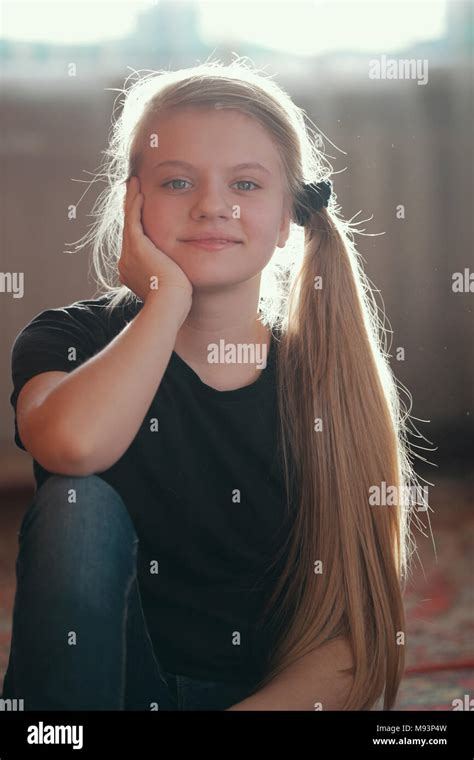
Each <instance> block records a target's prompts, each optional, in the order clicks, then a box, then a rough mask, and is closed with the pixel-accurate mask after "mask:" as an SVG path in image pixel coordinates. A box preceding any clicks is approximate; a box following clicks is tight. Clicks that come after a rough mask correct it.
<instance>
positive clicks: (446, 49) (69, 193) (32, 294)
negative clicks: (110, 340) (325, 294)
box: [0, 0, 474, 484]
mask: <svg viewBox="0 0 474 760" xmlns="http://www.w3.org/2000/svg"><path fill="white" fill-rule="evenodd" d="M35 8H36V11H35ZM65 8H66V10H65ZM52 10H54V14H53V13H52V12H51V11H52ZM21 14H22V15H21ZM35 14H36V15H35ZM303 20H304V21H305V23H302V22H303ZM472 29H473V25H472V16H471V6H470V4H468V3H464V2H444V1H442V0H439V1H438V0H430V1H429V2H421V3H415V4H413V3H411V4H408V3H404V2H402V3H397V4H396V5H394V4H390V3H385V2H377V3H372V2H365V3H364V2H363V3H353V2H345V3H343V2H332V3H325V2H303V3H292V4H285V3H257V4H255V3H247V2H243V3H239V4H238V5H234V4H232V3H226V2H220V3H218V4H213V3H199V2H196V3H194V2H153V3H150V2H149V3H141V4H140V3H137V4H135V3H128V4H127V3H120V4H119V3H114V2H112V3H105V2H103V3H95V4H92V3H88V2H82V3H81V4H80V5H77V6H75V5H74V4H72V5H68V6H63V7H62V6H60V5H58V4H54V3H53V4H47V3H37V4H36V5H35V4H34V3H33V4H29V5H27V6H24V8H23V11H22V5H21V3H15V4H13V3H12V4H9V3H7V4H6V5H5V6H4V11H3V33H4V36H3V37H2V39H1V40H0V60H1V61H2V72H3V81H2V105H3V108H2V143H1V158H2V161H1V167H2V181H3V193H2V207H1V226H2V235H1V261H0V272H1V273H2V274H3V277H2V279H1V280H0V285H2V287H1V288H0V309H1V335H0V341H1V362H0V472H1V482H3V483H5V482H6V483H8V484H12V483H25V482H26V481H29V482H30V483H31V482H32V469H31V458H30V457H29V455H28V454H26V453H25V452H22V451H20V450H19V449H17V448H16V447H15V445H14V442H13V412H12V409H11V407H10V404H9V395H10V393H11V391H12V386H11V376H10V351H11V346H12V343H13V341H14V339H15V336H16V335H17V334H18V332H19V331H20V330H21V329H22V327H24V326H25V325H26V323H27V322H28V321H29V320H30V319H32V317H33V316H35V315H36V314H37V313H38V312H40V311H42V310H43V309H46V308H51V307H56V306H62V305H66V304H68V303H71V302H73V301H75V300H79V299H82V298H88V297H94V296H95V295H96V285H95V283H94V281H93V278H92V275H91V273H90V272H89V260H88V251H85V250H82V251H80V252H79V253H78V254H73V253H70V252H65V251H66V244H67V243H71V242H73V241H76V240H77V239H78V238H79V237H80V236H81V235H82V234H83V233H84V232H85V231H86V229H87V226H88V225H89V224H90V223H91V218H90V217H88V216H87V215H88V213H90V210H91V208H92V204H93V201H94V198H95V197H96V195H97V193H98V192H99V191H100V189H101V187H102V186H101V185H100V183H99V184H98V185H97V184H96V185H94V186H93V187H92V188H90V189H89V190H88V191H87V192H86V190H87V188H88V184H87V183H88V182H89V181H90V179H91V177H92V173H93V172H94V171H95V170H96V169H97V167H98V166H99V162H100V160H101V158H102V156H101V151H103V150H104V149H105V148H106V146H107V135H108V131H109V127H110V118H111V113H112V109H113V105H114V101H115V99H116V97H117V94H118V93H117V88H121V87H123V86H124V80H125V78H126V77H127V76H128V75H129V74H130V73H131V72H132V71H133V70H135V69H136V70H143V69H159V68H172V69H175V68H181V67H185V66H190V65H194V64H195V63H197V62H199V61H204V60H205V59H206V58H208V57H209V56H214V57H217V58H219V59H220V60H221V61H223V62H225V63H229V62H230V61H231V60H232V58H233V53H236V54H238V55H240V56H248V57H249V58H250V60H251V62H253V63H254V64H255V65H256V66H257V67H260V68H262V69H263V70H265V72H266V73H268V74H271V75H274V76H275V78H276V80H277V81H278V82H279V83H280V84H281V85H282V86H283V87H285V88H286V89H287V91H288V92H289V93H290V94H291V96H292V97H293V98H294V100H295V101H296V103H297V104H298V105H299V106H301V107H303V108H304V109H305V110H306V111H307V113H308V115H309V117H310V118H311V119H312V120H313V121H314V122H315V124H316V125H317V127H318V128H319V129H320V130H321V132H322V133H323V134H324V135H326V136H327V138H328V139H327V140H326V141H325V149H326V153H327V155H328V156H329V160H330V161H331V163H332V165H333V167H334V170H335V172H336V174H335V176H334V177H333V181H334V186H335V191H336V193H337V196H338V202H339V203H340V205H341V206H342V212H343V214H344V216H345V217H346V218H347V219H351V218H353V217H355V219H354V221H355V222H356V221H359V220H361V219H362V220H364V219H366V220H368V221H367V222H366V223H364V224H361V225H360V227H361V228H362V229H364V230H365V233H366V235H367V236H365V235H362V236H359V235H357V236H356V239H357V245H358V249H359V251H360V252H361V254H362V256H363V257H364V260H365V262H366V270H367V273H368V275H369V277H370V278H371V280H372V282H373V283H374V285H375V286H376V287H377V288H378V289H379V290H380V293H381V297H382V298H383V303H384V306H385V311H386V314H387V318H388V326H389V327H390V328H391V329H392V330H393V335H392V341H391V345H392V348H391V354H392V360H391V364H392V367H393V369H394V371H395V373H396V375H397V377H398V379H399V380H400V382H401V383H403V384H404V385H405V386H406V387H407V389H408V390H409V391H410V393H411V394H412V397H413V407H412V414H413V415H415V417H417V418H419V419H421V420H427V421H429V422H428V423H419V428H420V431H421V432H422V433H423V435H425V436H427V438H428V439H429V441H430V442H431V443H432V444H433V445H434V446H437V447H438V450H437V451H436V452H435V453H428V454H427V455H426V454H425V455H426V456H427V458H428V459H429V460H430V461H431V462H433V463H435V466H436V467H444V468H445V472H448V471H449V472H453V473H454V474H456V475H457V476H459V477H466V475H467V472H468V466H469V461H470V460H469V452H470V453H471V454H472V449H473V447H472V444H473V438H472V406H473V405H472V399H473V396H472V388H473V374H474V372H473V352H472V345H473V316H472V302H473V293H472V290H471V291H470V290H469V289H468V288H465V289H464V291H462V292H453V274H454V273H456V272H461V273H464V272H465V270H466V269H468V272H467V277H468V276H469V273H470V272H471V270H472V269H473V259H472V239H473V236H472V232H473V187H472V181H473V174H472V110H473V107H472ZM390 60H395V61H396V62H399V61H401V60H410V61H415V62H417V65H418V72H419V73H418V75H414V71H415V70H414V69H412V74H411V76H409V77H406V78H388V76H386V77H384V76H383V75H382V76H381V77H380V78H373V76H371V74H370V72H371V71H372V72H373V70H374V61H377V62H379V63H380V65H381V66H383V65H384V61H385V63H386V64H387V61H390ZM72 70H73V71H75V73H74V75H73V76H71V75H70V74H71V71H72ZM387 70H388V69H385V71H387ZM422 72H423V74H422ZM425 80H426V81H425ZM331 143H333V144H334V145H332V144H331ZM337 172H340V173H339V174H337ZM84 193H85V195H84ZM83 195H84V197H82V199H81V196H83ZM79 199H81V200H80V202H79ZM70 204H76V205H78V209H77V219H73V220H70V219H68V214H67V212H68V206H69V205H70ZM400 206H403V212H402V218H400V213H399V208H400ZM378 233H383V234H378ZM369 235H374V236H373V237H370V236H369ZM13 273H23V274H24V292H23V294H22V297H19V298H15V297H14V295H13V292H12V291H11V285H9V282H11V280H10V277H11V276H12V274H13ZM471 289H474V285H471ZM9 290H10V292H9ZM398 347H403V348H404V351H405V358H404V360H403V361H402V360H397V358H396V350H397V348H398ZM420 443H421V445H425V446H428V444H427V443H426V442H423V441H420ZM420 454H423V451H420ZM419 465H420V466H419V471H420V472H423V471H424V470H423V463H422V462H420V463H419ZM426 472H427V474H428V476H429V477H428V480H429V479H430V477H431V476H432V475H433V467H431V468H428V469H427V470H426Z"/></svg>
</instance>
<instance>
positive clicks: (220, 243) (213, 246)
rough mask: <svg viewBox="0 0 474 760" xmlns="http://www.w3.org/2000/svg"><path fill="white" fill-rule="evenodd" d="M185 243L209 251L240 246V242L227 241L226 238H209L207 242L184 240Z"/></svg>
mask: <svg viewBox="0 0 474 760" xmlns="http://www.w3.org/2000/svg"><path fill="white" fill-rule="evenodd" d="M182 242H183V243H187V244H188V245H192V246H193V247H195V248H205V249H206V250H208V251H219V250H222V249H223V248H231V247H232V246H235V245H240V244H241V242H240V241H239V240H226V239H225V238H222V239H217V238H209V239H207V240H183V241H182Z"/></svg>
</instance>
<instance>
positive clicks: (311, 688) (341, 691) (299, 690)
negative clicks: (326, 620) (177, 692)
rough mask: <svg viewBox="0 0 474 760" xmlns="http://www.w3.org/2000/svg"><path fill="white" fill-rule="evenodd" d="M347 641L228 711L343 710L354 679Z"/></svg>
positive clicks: (334, 643) (327, 648) (325, 648)
mask: <svg viewBox="0 0 474 760" xmlns="http://www.w3.org/2000/svg"><path fill="white" fill-rule="evenodd" d="M351 667H353V657H352V650H351V647H350V644H349V642H348V640H347V639H344V638H338V639H335V640H334V641H331V642H329V643H328V644H325V645H324V646H322V647H319V648H318V649H316V650H315V651H313V652H311V653H310V654H308V655H305V656H304V657H302V658H301V659H300V660H298V662H296V663H295V664H293V665H290V666H289V667H287V668H285V670H284V671H283V672H282V673H280V674H279V675H278V676H276V677H275V678H274V679H273V680H272V681H271V682H270V683H269V684H267V685H266V686H264V687H263V688H262V689H260V690H259V691H258V692H256V693H255V694H253V695H251V696H250V697H247V698H246V699H244V700H243V701H242V702H237V703H236V704H235V705H232V707H229V708H227V709H228V710H340V709H341V708H342V706H343V704H344V701H345V699H346V698H347V695H348V694H349V692H350V689H351V685H352V681H353V676H352V675H351V674H347V673H342V672H340V671H342V670H344V669H345V668H351Z"/></svg>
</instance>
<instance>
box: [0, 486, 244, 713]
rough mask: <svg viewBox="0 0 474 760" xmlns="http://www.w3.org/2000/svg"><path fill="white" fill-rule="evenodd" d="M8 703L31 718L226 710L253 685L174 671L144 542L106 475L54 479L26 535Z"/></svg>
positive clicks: (31, 514)
mask: <svg viewBox="0 0 474 760" xmlns="http://www.w3.org/2000/svg"><path fill="white" fill-rule="evenodd" d="M18 543H19V552H18V557H17V561H16V581H17V588H16V594H15V600H14V609H13V624H12V639H11V646H10V657H9V662H8V668H7V672H6V674H5V678H4V685H3V694H2V697H3V699H14V698H17V699H23V700H24V709H25V710H156V709H158V710H225V709H226V708H227V707H230V706H231V705H233V704H235V703H236V702H239V701H241V700H243V699H245V697H246V696H248V695H249V694H250V693H251V692H252V689H253V684H251V683H248V682H240V683H229V682H226V681H207V680H199V679H196V678H190V677H188V676H186V675H182V674H179V673H170V672H167V673H165V672H164V671H163V669H162V667H161V666H160V663H159V661H158V659H157V657H156V653H155V652H154V649H153V646H152V642H151V639H150V636H149V633H148V629H147V626H146V621H145V617H144V613H143V607H142V602H141V596H140V589H139V583H138V580H137V574H136V558H137V548H138V537H137V535H136V532H135V529H134V526H133V523H132V521H131V518H130V515H129V513H128V511H127V509H126V506H125V504H124V502H123V500H122V499H121V497H120V496H119V494H118V493H117V491H116V490H115V489H114V488H112V486H110V485H109V484H108V483H106V482H105V481H104V480H103V479H102V478H100V477H98V476H97V475H90V476H87V477H73V476H63V475H52V476H50V477H49V478H48V479H47V480H46V481H45V482H44V483H43V484H42V486H41V487H40V488H39V489H38V490H37V491H36V494H35V497H34V499H33V501H32V503H31V504H30V506H29V507H28V509H27V510H26V512H25V515H24V517H23V521H22V523H21V526H20V531H19V534H18Z"/></svg>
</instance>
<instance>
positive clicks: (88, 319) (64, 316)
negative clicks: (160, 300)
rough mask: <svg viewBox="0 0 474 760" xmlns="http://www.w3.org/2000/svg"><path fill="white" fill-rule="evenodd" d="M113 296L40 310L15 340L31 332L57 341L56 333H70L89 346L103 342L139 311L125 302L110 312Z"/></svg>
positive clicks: (110, 294) (136, 306)
mask: <svg viewBox="0 0 474 760" xmlns="http://www.w3.org/2000/svg"><path fill="white" fill-rule="evenodd" d="M112 295H113V294H112V293H106V294H105V295H101V296H99V297H97V298H86V299H81V300H77V301H72V302H70V303H68V304H66V305H64V306H57V307H54V308H48V309H43V311H40V312H39V313H37V314H36V315H35V316H34V317H33V318H32V319H31V320H30V321H29V322H28V323H27V324H26V325H25V327H24V328H23V329H22V330H21V332H20V333H19V335H18V336H17V339H16V340H18V339H19V338H20V336H23V335H24V334H25V333H30V332H34V333H35V334H36V335H37V336H39V333H41V334H42V335H44V336H45V337H48V336H49V335H51V336H52V337H54V338H57V337H59V333H66V334H67V333H69V334H70V335H72V336H74V337H79V336H82V337H83V338H84V339H87V338H88V337H89V339H92V342H94V343H95V342H97V341H98V342H104V340H105V341H107V339H111V338H112V337H114V334H116V333H117V332H119V331H120V330H121V328H122V327H123V326H124V325H125V323H126V322H127V321H129V320H130V319H132V318H133V316H134V314H135V313H136V312H137V311H138V310H139V308H140V307H141V301H138V302H137V301H135V302H130V301H128V302H124V303H121V304H119V305H117V306H115V307H114V308H110V302H111V297H112Z"/></svg>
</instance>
